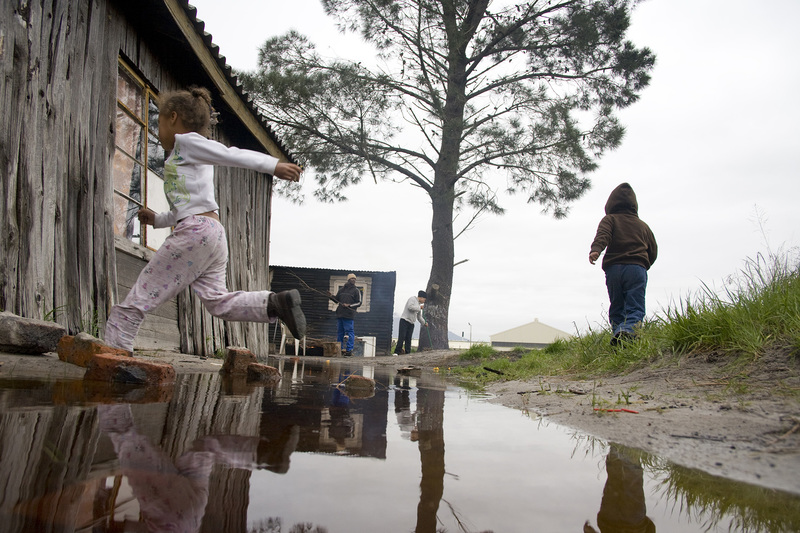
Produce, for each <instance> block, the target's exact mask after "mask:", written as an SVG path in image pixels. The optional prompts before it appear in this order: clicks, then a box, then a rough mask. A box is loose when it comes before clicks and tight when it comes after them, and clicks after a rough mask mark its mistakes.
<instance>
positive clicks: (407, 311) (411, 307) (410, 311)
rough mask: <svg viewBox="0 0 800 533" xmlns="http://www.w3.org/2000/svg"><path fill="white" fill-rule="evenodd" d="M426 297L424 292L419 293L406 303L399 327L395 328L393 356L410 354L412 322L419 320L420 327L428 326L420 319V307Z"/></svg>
mask: <svg viewBox="0 0 800 533" xmlns="http://www.w3.org/2000/svg"><path fill="white" fill-rule="evenodd" d="M427 297H428V295H427V294H425V291H419V292H418V293H417V295H416V296H412V297H411V298H409V299H408V301H407V302H406V306H405V308H404V309H403V314H402V315H400V325H399V326H398V328H397V347H395V349H394V353H395V355H401V354H404V353H411V336H412V335H413V333H414V322H416V321H417V320H419V323H420V324H421V325H422V326H427V325H428V323H427V322H425V319H424V318H423V317H422V306H423V305H425V300H426V299H427ZM404 346H405V347H404Z"/></svg>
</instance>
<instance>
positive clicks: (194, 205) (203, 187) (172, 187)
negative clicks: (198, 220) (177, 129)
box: [153, 133, 278, 228]
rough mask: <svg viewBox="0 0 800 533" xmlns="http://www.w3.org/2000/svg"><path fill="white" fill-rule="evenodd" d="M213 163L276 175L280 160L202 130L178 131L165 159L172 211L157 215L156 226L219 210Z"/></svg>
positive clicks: (165, 185) (154, 225) (168, 224)
mask: <svg viewBox="0 0 800 533" xmlns="http://www.w3.org/2000/svg"><path fill="white" fill-rule="evenodd" d="M213 165H219V166H227V167H237V168H247V169H250V170H255V171H257V172H263V173H266V174H274V173H275V167H276V166H277V165H278V159H277V158H275V157H272V156H271V155H269V154H264V153H261V152H254V151H252V150H243V149H241V148H235V147H228V146H225V145H224V144H222V143H219V142H217V141H213V140H211V139H206V138H205V137H203V136H202V135H200V134H199V133H178V134H176V135H175V146H174V148H173V150H172V153H170V155H169V157H168V158H167V160H166V161H165V162H164V194H166V195H167V201H168V202H169V206H170V210H169V211H166V212H164V213H158V214H156V216H155V224H153V227H156V228H166V227H169V226H174V225H175V224H177V223H178V221H179V220H181V219H183V218H186V217H188V216H191V215H198V214H200V213H208V212H209V211H216V210H218V209H219V205H218V204H217V200H216V198H215V197H214V167H213Z"/></svg>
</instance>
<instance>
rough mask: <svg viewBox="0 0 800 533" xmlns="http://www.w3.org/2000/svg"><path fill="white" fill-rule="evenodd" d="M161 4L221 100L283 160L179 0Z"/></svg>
mask: <svg viewBox="0 0 800 533" xmlns="http://www.w3.org/2000/svg"><path fill="white" fill-rule="evenodd" d="M164 3H165V4H166V6H167V9H169V12H170V13H171V14H172V18H173V19H174V20H175V22H176V23H177V25H178V27H179V28H180V30H181V32H182V33H183V35H184V37H186V41H187V42H188V43H189V45H190V46H191V48H192V50H193V51H194V53H195V55H197V58H198V59H199V60H200V63H201V65H202V66H203V69H204V70H205V71H206V72H207V73H208V75H209V77H210V78H211V80H212V81H213V82H214V86H215V87H216V89H217V91H218V92H219V94H220V96H221V97H222V100H223V101H224V102H225V103H226V104H227V105H228V106H229V107H230V108H231V109H232V110H233V112H234V113H235V114H236V116H237V117H239V119H240V120H241V121H242V123H243V124H244V126H245V127H246V128H247V129H248V130H249V131H250V133H252V134H253V136H254V137H255V138H256V139H257V140H258V142H259V143H260V144H261V145H262V146H263V147H264V149H265V150H266V151H267V152H268V153H269V154H271V155H272V156H274V157H277V158H279V159H282V160H284V161H285V160H287V159H288V156H287V154H286V153H285V152H284V151H283V150H282V149H281V148H280V146H278V144H277V143H276V142H275V141H273V140H272V139H271V138H270V136H269V135H268V133H267V130H266V129H264V126H263V125H262V124H261V122H260V121H259V120H258V118H257V117H256V116H254V115H253V113H252V112H251V111H250V109H249V108H248V107H247V106H246V105H245V103H244V102H243V101H242V99H241V98H240V97H239V95H238V94H237V93H236V91H235V90H234V88H233V86H231V84H230V83H229V81H228V77H227V75H226V74H225V72H224V71H223V69H222V68H220V66H219V64H218V63H217V61H216V58H215V57H214V56H213V55H212V54H211V51H210V50H209V49H208V47H207V46H206V43H205V41H203V38H202V36H201V35H199V34H198V33H197V31H196V29H195V26H194V24H193V23H192V21H191V20H190V19H189V16H188V14H187V13H186V11H185V10H184V9H183V6H182V5H181V3H180V2H179V0H164Z"/></svg>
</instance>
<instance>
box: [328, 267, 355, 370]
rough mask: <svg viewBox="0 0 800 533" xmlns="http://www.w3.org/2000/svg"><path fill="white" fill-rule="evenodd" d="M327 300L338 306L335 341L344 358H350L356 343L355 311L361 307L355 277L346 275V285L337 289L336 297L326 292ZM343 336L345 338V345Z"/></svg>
mask: <svg viewBox="0 0 800 533" xmlns="http://www.w3.org/2000/svg"><path fill="white" fill-rule="evenodd" d="M328 298H330V299H331V300H333V301H334V302H336V303H337V304H339V305H338V306H337V307H336V324H337V326H338V334H337V340H338V341H339V344H340V345H341V347H342V351H343V352H344V356H345V357H350V356H351V355H353V346H355V342H356V332H355V326H354V324H355V318H356V309H358V307H359V306H360V305H361V291H360V290H359V289H358V287H356V275H355V274H348V275H347V283H345V284H344V285H343V286H342V288H341V289H339V291H338V292H337V293H336V296H334V295H333V294H332V293H331V292H328ZM345 336H347V342H346V343H345V340H344V339H345Z"/></svg>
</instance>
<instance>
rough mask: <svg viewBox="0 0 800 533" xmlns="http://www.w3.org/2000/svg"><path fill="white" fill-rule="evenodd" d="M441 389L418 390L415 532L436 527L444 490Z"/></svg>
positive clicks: (431, 529) (442, 399)
mask: <svg viewBox="0 0 800 533" xmlns="http://www.w3.org/2000/svg"><path fill="white" fill-rule="evenodd" d="M443 423H444V390H434V389H427V388H420V389H418V390H417V427H418V429H419V433H418V435H419V455H420V462H421V463H422V480H421V481H420V489H421V491H420V497H419V505H418V506H417V527H416V529H415V531H416V532H417V533H434V532H435V531H436V513H437V512H438V511H439V502H440V501H441V500H442V494H443V493H444V427H443Z"/></svg>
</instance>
